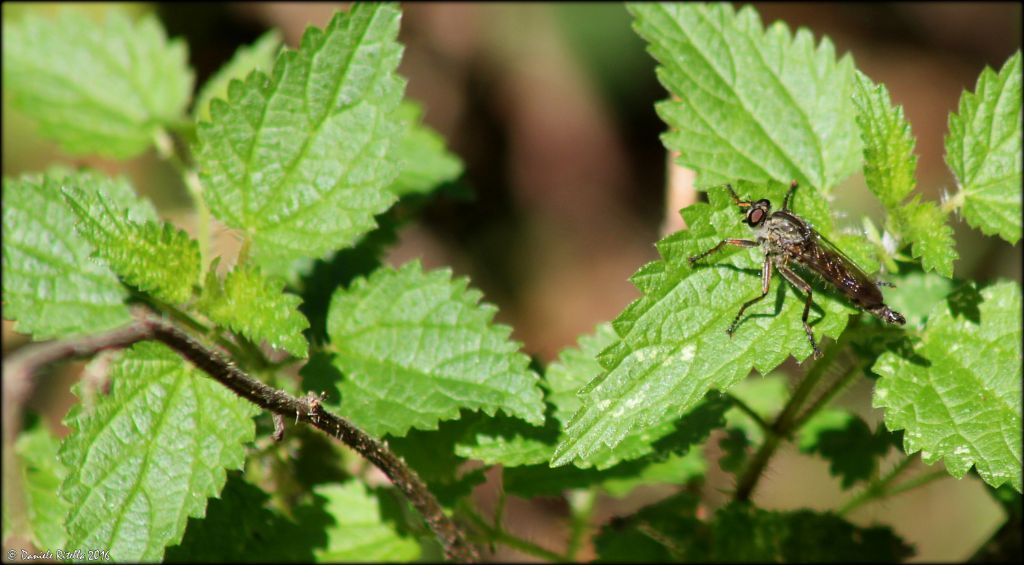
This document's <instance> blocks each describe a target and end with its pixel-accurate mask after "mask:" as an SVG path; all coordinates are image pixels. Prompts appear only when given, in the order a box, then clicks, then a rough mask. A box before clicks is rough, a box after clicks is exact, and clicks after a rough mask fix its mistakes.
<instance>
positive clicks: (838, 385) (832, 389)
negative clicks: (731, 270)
mask: <svg viewBox="0 0 1024 565" xmlns="http://www.w3.org/2000/svg"><path fill="white" fill-rule="evenodd" d="M837 363H839V364H840V366H842V369H841V370H842V374H841V375H840V376H838V377H836V378H835V379H833V380H832V383H831V384H830V385H828V388H826V389H825V392H823V393H822V394H821V395H820V396H818V398H817V399H816V400H815V401H814V402H812V403H811V405H810V406H809V407H808V408H807V409H806V410H804V411H803V412H802V413H801V414H800V415H799V416H797V418H796V419H795V420H794V421H793V424H792V426H790V429H792V430H799V429H800V428H801V427H803V425H804V424H805V423H806V422H807V420H808V419H810V418H811V416H813V415H815V414H817V413H818V411H820V410H821V409H822V408H824V407H825V406H827V405H828V403H829V402H832V399H833V398H835V397H836V395H837V394H839V393H840V392H842V391H843V390H845V389H846V387H847V386H848V385H849V384H850V382H851V381H853V379H854V377H856V376H858V375H860V373H861V371H862V370H863V369H864V362H863V361H862V360H860V359H858V358H853V359H851V358H850V357H849V356H843V357H840V358H839V359H838V360H837ZM833 367H834V366H833Z"/></svg>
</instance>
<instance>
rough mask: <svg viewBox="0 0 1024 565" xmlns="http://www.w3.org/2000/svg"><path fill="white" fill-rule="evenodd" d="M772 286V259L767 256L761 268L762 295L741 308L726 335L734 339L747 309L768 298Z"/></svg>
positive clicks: (745, 303)
mask: <svg viewBox="0 0 1024 565" xmlns="http://www.w3.org/2000/svg"><path fill="white" fill-rule="evenodd" d="M771 284H772V258H771V257H768V256H767V255H765V258H764V265H763V266H762V267H761V295H760V296H757V297H755V298H752V299H750V300H748V301H746V302H744V303H743V306H740V311H739V312H737V313H736V317H735V318H733V320H732V324H730V325H729V329H727V330H725V333H727V334H729V337H732V333H733V332H734V331H736V325H737V324H739V323H740V316H742V315H743V311H744V310H746V309H747V307H748V306H750V305H751V304H753V303H755V302H757V301H758V300H761V299H762V298H764V297H765V296H768V287H769V286H770V285H771Z"/></svg>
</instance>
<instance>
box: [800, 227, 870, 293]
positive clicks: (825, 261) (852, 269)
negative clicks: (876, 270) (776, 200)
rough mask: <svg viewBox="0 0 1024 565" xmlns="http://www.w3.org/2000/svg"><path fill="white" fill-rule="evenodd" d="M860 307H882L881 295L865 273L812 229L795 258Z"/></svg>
mask: <svg viewBox="0 0 1024 565" xmlns="http://www.w3.org/2000/svg"><path fill="white" fill-rule="evenodd" d="M797 260H798V261H799V262H800V264H802V265H804V266H805V267H807V268H808V269H810V270H812V271H814V272H815V273H817V274H818V275H819V276H821V277H822V278H823V279H825V281H827V282H829V283H830V284H832V285H834V286H835V287H836V288H837V289H839V290H840V291H842V292H843V293H844V294H846V295H847V296H848V297H850V298H851V299H852V300H853V301H854V302H855V303H857V304H858V305H861V306H874V305H876V304H881V303H882V293H881V292H880V291H879V290H878V287H876V286H875V283H874V282H873V281H872V280H871V279H870V278H869V277H868V276H867V275H866V274H865V273H864V271H863V270H862V269H861V268H860V267H858V266H857V264H856V263H854V262H853V259H850V258H849V257H848V256H847V255H846V254H845V253H843V252H842V251H841V250H840V249H839V248H838V247H836V246H835V244H833V243H832V242H831V241H829V240H828V239H826V238H825V236H823V235H821V234H820V233H818V232H817V231H816V230H814V229H813V228H811V238H810V241H809V242H808V244H807V245H805V246H804V247H803V249H802V250H801V253H800V256H799V257H798V258H797Z"/></svg>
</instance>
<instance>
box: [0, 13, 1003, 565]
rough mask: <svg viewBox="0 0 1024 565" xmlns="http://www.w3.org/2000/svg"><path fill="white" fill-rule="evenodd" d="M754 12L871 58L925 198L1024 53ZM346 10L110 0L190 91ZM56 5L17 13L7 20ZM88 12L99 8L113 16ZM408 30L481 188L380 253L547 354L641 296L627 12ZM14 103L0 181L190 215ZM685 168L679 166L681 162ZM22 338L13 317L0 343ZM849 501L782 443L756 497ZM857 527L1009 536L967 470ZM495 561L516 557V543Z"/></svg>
mask: <svg viewBox="0 0 1024 565" xmlns="http://www.w3.org/2000/svg"><path fill="white" fill-rule="evenodd" d="M754 5H755V6H756V8H757V10H758V11H759V12H760V14H761V18H762V21H763V22H765V24H770V23H771V22H774V21H776V20H782V21H784V22H786V23H787V24H788V25H789V27H790V28H791V29H795V28H797V27H801V26H804V27H808V28H809V29H811V30H812V31H813V33H814V35H815V38H816V39H819V40H820V38H821V37H822V35H827V36H829V37H830V38H831V40H832V42H833V43H834V44H835V46H836V51H837V52H838V53H840V54H843V53H850V54H852V55H853V56H854V59H855V61H856V64H857V66H858V67H859V68H860V69H861V70H863V71H864V72H865V73H867V74H868V75H869V76H870V77H871V78H872V79H874V80H875V81H876V82H882V83H885V84H886V85H887V87H888V89H889V91H890V93H891V95H892V98H893V100H894V102H895V103H896V104H901V105H903V106H904V109H905V112H906V116H907V118H908V120H909V121H910V124H911V127H912V129H913V133H914V135H915V136H916V138H917V146H916V153H917V155H918V157H919V161H918V171H917V180H918V190H920V191H921V192H922V193H923V194H924V195H925V198H928V199H932V200H938V199H939V198H940V196H941V195H942V194H943V192H949V193H952V192H953V191H954V190H955V181H954V179H953V177H952V174H951V173H950V172H949V170H948V169H947V167H946V166H945V163H944V162H943V158H942V155H943V137H944V135H945V133H946V120H947V116H948V114H949V113H950V112H951V111H954V110H955V108H956V105H957V101H958V100H959V97H960V94H961V91H962V90H963V89H973V88H974V84H975V81H976V80H977V77H978V75H979V73H980V72H981V70H982V69H983V68H984V67H985V66H986V65H988V66H990V67H993V68H995V69H998V68H999V67H1001V66H1002V64H1003V63H1004V62H1005V61H1006V59H1007V58H1008V57H1009V56H1010V55H1011V54H1012V53H1013V52H1014V51H1015V50H1016V49H1019V47H1020V42H1021V5H1020V4H1019V3H986V2H970V3H967V2H963V3H959V2H952V3H914V4H909V3H900V4H884V3H841V4H830V3H754ZM339 7H341V5H339V4H330V3H273V2H270V3H255V4H247V3H237V4H235V3H232V4H188V3H173V4H123V5H119V6H118V8H119V9H122V10H128V11H132V12H135V13H144V12H148V11H154V10H155V11H156V12H157V13H158V14H159V16H160V18H161V19H162V21H163V22H164V25H165V26H166V28H167V29H168V32H169V34H170V35H171V36H181V37H184V38H185V39H186V41H187V43H188V45H189V53H190V62H191V64H192V66H193V68H194V69H195V70H196V73H197V84H202V82H203V81H204V80H205V79H206V78H207V77H209V76H210V74H211V73H213V72H214V71H215V70H217V69H218V68H219V67H220V66H221V65H222V64H223V63H224V62H226V61H227V60H228V59H229V58H230V57H231V55H232V53H233V52H234V50H235V49H236V48H237V47H238V46H239V45H241V44H245V43H250V42H252V41H253V40H255V39H256V38H257V37H258V36H259V35H260V34H261V33H262V32H263V31H265V30H266V29H269V28H278V29H280V30H281V31H282V32H283V34H284V37H285V42H286V44H288V45H289V46H291V47H295V46H296V45H297V44H298V41H299V38H300V37H301V34H302V31H303V30H304V29H305V27H306V26H309V25H316V26H323V25H325V24H326V23H327V21H328V20H329V18H330V16H331V14H332V13H333V12H334V11H335V10H336V9H338V8H339ZM55 9H57V8H56V7H55V5H32V6H25V5H21V6H17V5H12V4H5V5H4V16H5V17H18V14H19V12H20V11H22V10H41V11H48V10H55ZM86 9H88V10H91V11H94V12H96V13H97V14H101V13H102V12H103V11H104V10H106V9H108V7H107V6H106V5H95V4H94V5H89V6H88V7H87V8H86ZM400 39H401V41H402V42H403V43H404V44H405V55H404V58H403V62H402V65H401V67H400V71H401V73H402V74H403V75H404V76H405V77H407V78H408V79H409V83H408V89H407V94H408V96H409V97H411V98H413V99H415V100H418V101H420V102H421V103H422V104H423V105H424V107H425V112H426V115H425V121H426V122H427V123H428V124H429V125H431V126H432V127H434V128H435V129H436V130H438V131H439V132H440V133H441V134H442V135H443V136H444V137H445V138H446V139H447V140H448V144H449V147H450V149H451V150H452V151H453V152H454V153H456V154H458V155H459V156H460V157H461V158H462V159H463V160H464V162H465V165H466V172H465V175H464V177H463V178H462V179H461V181H460V184H461V185H462V186H463V187H465V188H468V189H469V191H470V192H471V194H472V197H471V198H469V199H466V198H459V197H458V196H457V193H458V191H448V192H445V193H443V194H441V195H439V196H438V197H437V198H434V199H433V200H431V201H430V202H429V203H427V205H426V206H425V208H424V209H423V213H422V216H421V218H420V219H419V220H418V221H416V222H414V223H412V224H411V225H408V226H406V227H404V228H403V229H402V231H401V232H400V242H399V244H398V245H397V246H396V247H395V248H394V250H393V251H392V252H391V254H390V256H389V262H391V263H393V264H400V263H402V262H405V261H407V260H409V259H412V258H415V257H420V258H422V260H423V263H424V264H425V266H427V267H428V268H433V267H440V266H446V265H447V266H451V267H452V268H453V269H454V271H455V272H456V274H460V275H467V276H469V277H470V278H471V280H472V284H473V285H475V286H477V287H479V288H481V289H482V290H483V291H484V293H485V296H486V299H487V300H488V301H490V302H493V303H495V304H497V305H498V307H499V309H500V312H499V314H498V320H499V321H501V322H503V323H506V324H509V325H510V326H511V327H512V328H513V336H514V337H515V338H516V339H518V340H520V341H521V342H523V344H524V348H525V350H526V351H527V352H528V353H530V354H531V355H534V356H536V357H537V358H538V359H539V360H540V361H541V362H543V363H547V362H549V361H550V360H551V359H553V358H554V357H555V356H556V355H557V353H558V351H559V350H561V349H562V348H565V347H568V346H571V345H573V344H574V343H575V340H576V338H577V337H578V336H579V335H580V334H584V333H589V332H590V331H592V329H593V327H594V325H595V324H597V323H599V322H601V321H605V320H610V319H612V318H614V317H615V316H616V315H617V314H618V312H619V311H620V310H621V309H622V308H623V307H625V306H626V305H627V304H628V303H629V302H630V301H631V300H633V299H634V298H636V296H637V292H636V290H635V289H634V288H633V287H632V285H630V283H629V282H628V280H627V279H628V277H629V276H630V275H631V274H633V272H634V271H636V270H637V269H638V268H639V267H640V266H641V265H643V264H644V263H646V262H648V261H651V260H653V259H655V258H656V252H655V250H654V246H653V243H654V242H655V241H656V240H657V239H659V238H660V237H661V236H662V235H663V231H664V230H665V229H674V227H675V225H676V224H674V223H673V222H674V220H675V219H676V218H677V217H678V215H677V213H676V209H677V208H678V207H681V206H682V205H683V204H682V202H685V200H686V198H685V196H684V197H683V200H676V199H675V198H676V197H675V196H670V197H667V196H666V194H668V193H669V191H668V190H667V186H668V184H670V183H667V181H666V179H667V178H668V174H667V171H668V170H669V167H668V166H667V163H668V159H667V157H666V153H665V149H664V148H663V146H662V145H661V142H660V140H659V138H658V136H659V134H660V133H661V132H663V131H664V130H665V126H664V124H663V123H662V122H661V121H660V120H659V119H658V117H657V116H656V114H655V112H654V108H653V104H654V102H656V101H658V100H660V99H663V98H665V97H666V93H665V91H664V90H663V89H662V88H661V87H660V85H659V84H658V82H657V80H656V78H655V75H654V61H653V59H652V58H651V57H650V56H649V55H648V54H647V53H646V52H645V51H644V44H643V42H642V41H641V40H640V39H639V37H637V36H636V34H635V33H634V32H633V31H632V29H631V28H630V17H629V15H628V14H627V12H626V10H625V8H624V7H623V6H622V5H621V4H604V3H601V4H586V3H573V4H467V3H429V4H406V5H404V16H403V22H402V32H401V37H400ZM7 98H8V97H7V96H5V97H4V121H3V172H4V175H5V176H13V175H18V174H21V173H23V172H28V171H36V170H40V169H42V168H44V167H46V166H47V165H48V164H50V163H52V162H54V161H61V162H65V163H71V164H88V165H90V166H94V167H98V168H101V169H103V170H106V171H109V172H123V173H125V174H128V175H129V176H130V177H131V178H132V180H133V181H134V184H135V186H136V187H137V188H138V189H139V190H140V192H142V193H144V194H146V195H147V196H148V197H150V198H151V199H153V200H154V202H155V203H156V204H157V205H158V206H159V207H160V208H161V210H162V212H163V213H164V214H165V216H166V217H168V218H169V219H171V220H173V221H175V222H177V223H178V224H179V225H182V226H184V227H186V228H190V227H191V222H192V218H191V211H190V209H189V202H188V197H187V195H186V192H185V190H184V188H183V187H182V186H181V185H180V184H179V183H178V181H177V180H176V177H175V174H174V172H173V170H172V169H171V168H170V167H169V166H167V165H166V164H164V163H162V162H160V161H159V160H158V159H157V158H156V157H155V155H153V154H152V152H150V153H149V154H147V155H145V156H142V157H139V158H137V159H135V160H133V161H131V162H128V163H115V162H109V161H104V160H101V159H94V158H85V159H83V158H71V157H68V156H67V155H64V154H62V153H61V152H60V151H59V150H58V149H56V148H55V146H54V145H53V144H51V143H49V142H47V141H45V140H42V139H40V138H39V137H38V136H37V134H36V130H35V127H34V126H33V124H31V123H30V122H28V121H27V120H26V119H25V118H24V117H23V116H20V115H18V114H17V112H16V111H14V110H12V109H10V108H9V105H8V100H7ZM673 174H675V175H680V174H681V175H682V176H681V177H680V178H684V179H685V178H686V176H685V172H680V171H676V172H675V173H673ZM684 184H685V181H684ZM835 193H836V197H837V202H836V207H837V208H839V209H842V210H844V211H845V213H846V215H847V218H848V220H847V221H848V223H849V224H850V225H852V226H856V225H859V222H855V221H854V220H855V219H856V218H857V217H859V216H861V215H863V214H868V215H870V216H872V217H873V219H875V220H876V223H877V224H880V223H881V220H882V215H881V207H880V205H878V204H877V202H875V200H874V198H873V196H871V194H870V193H869V192H868V190H867V189H866V187H865V185H864V182H863V177H862V176H861V175H860V174H857V175H855V176H853V177H851V178H850V179H848V180H847V181H846V182H844V183H843V185H841V186H840V187H838V188H837V189H836V190H835ZM667 202H668V204H667ZM954 228H955V230H956V239H957V248H958V251H959V253H960V260H959V261H958V262H957V263H956V275H957V276H958V277H963V278H974V279H977V280H981V281H990V280H994V279H996V278H1000V277H1005V278H1012V279H1015V280H1018V281H1019V280H1020V279H1021V249H1020V245H1019V244H1018V245H1017V246H1016V247H1014V246H1010V245H1008V244H1006V243H1005V242H1002V241H1001V240H998V239H996V238H985V237H982V236H981V234H980V233H979V232H977V231H975V230H972V229H970V228H969V227H968V226H967V225H966V224H964V223H962V222H960V221H955V222H954ZM222 235H223V234H222ZM224 239H225V243H224V245H226V246H227V245H230V241H229V240H230V238H224ZM21 341H22V338H20V337H19V336H17V335H15V334H13V333H12V332H11V329H10V323H9V322H6V321H5V322H4V350H5V351H8V350H9V349H10V347H12V346H16V345H18V344H19V343H20V342H21ZM46 394H47V393H45V391H41V392H40V393H39V395H42V396H43V397H41V398H36V399H34V400H33V402H34V403H37V404H41V405H47V404H49V403H48V401H47V399H46V398H45V396H46ZM39 395H37V396H39ZM842 403H843V404H845V405H848V406H851V407H856V408H857V409H858V411H860V412H861V413H863V414H864V415H865V417H867V418H868V420H869V421H870V422H871V423H872V425H876V424H877V422H878V420H879V417H880V414H878V413H877V411H873V410H871V409H870V385H869V384H868V383H862V384H861V385H859V386H856V387H854V388H853V389H852V390H851V391H850V392H849V393H848V394H847V395H846V396H845V397H844V398H843V400H842ZM56 405H57V407H51V409H52V410H54V412H55V418H54V420H55V421H59V419H60V418H61V416H62V415H63V412H62V411H61V410H63V408H62V407H61V405H64V406H66V404H64V402H62V401H60V400H57V401H56ZM40 407H42V406H40ZM709 443H711V444H714V445H717V441H712V442H709ZM708 455H709V468H710V469H711V471H710V476H709V481H708V484H709V487H708V489H709V491H713V490H714V489H715V488H729V486H730V484H729V480H730V479H729V478H728V477H723V476H721V474H720V472H719V471H718V470H717V464H715V460H716V459H717V457H716V456H714V455H713V454H712V453H709V454H708ZM940 465H941V463H940ZM716 481H718V482H717V483H716ZM478 495H479V497H480V501H481V504H483V505H487V504H489V503H490V501H491V500H492V499H493V481H492V482H491V483H489V485H487V486H484V487H482V488H481V489H480V492H479V493H478ZM660 496H663V491H659V490H657V489H652V490H649V491H642V492H640V493H639V494H637V495H636V496H633V497H630V498H629V499H626V500H624V501H614V500H606V501H602V503H601V504H600V505H599V507H598V512H597V517H598V518H599V519H601V520H605V519H607V518H608V517H609V516H610V515H612V514H614V513H616V512H627V511H630V510H631V509H633V508H635V507H636V506H637V505H639V504H643V503H646V502H647V501H649V500H651V499H653V498H657V497H660ZM847 496H848V494H846V495H844V494H842V493H841V491H840V489H839V486H838V482H837V481H835V480H833V479H831V478H830V477H829V476H828V471H827V465H826V464H825V463H824V462H822V461H821V460H819V459H812V458H809V457H806V456H803V455H800V454H798V453H796V452H795V450H789V451H786V450H783V451H782V452H781V454H780V456H779V457H778V458H777V460H776V461H775V462H774V464H773V465H772V466H771V467H770V468H769V470H768V474H767V476H766V477H765V480H764V481H763V483H762V485H761V487H760V490H759V491H758V493H757V495H756V498H757V500H758V502H759V503H760V504H761V505H763V506H765V507H768V508H778V509H783V508H796V507H811V508H815V509H825V508H833V507H835V506H836V504H837V501H841V500H845V498H846V497H847ZM509 511H510V512H511V516H510V520H509V527H510V528H511V529H512V530H513V531H514V532H516V533H517V534H520V535H524V536H530V537H534V538H535V539H536V540H537V541H538V542H539V543H541V544H544V545H548V546H551V547H557V546H558V545H559V544H560V543H563V542H562V540H563V539H564V534H565V530H564V528H563V524H562V522H561V520H562V518H563V517H564V515H565V505H564V503H563V502H561V501H532V502H528V501H521V500H516V499H513V500H512V501H511V502H510V504H509ZM852 519H853V520H854V521H855V522H857V523H864V524H867V523H871V522H873V521H881V522H884V523H887V524H891V525H893V526H894V527H895V529H896V530H897V532H898V533H899V534H901V535H902V536H904V537H905V538H906V539H907V540H908V541H910V542H912V543H915V544H916V545H917V551H918V553H917V556H916V558H915V560H918V561H935V560H962V559H965V558H966V557H968V556H969V555H970V554H971V553H972V552H973V551H974V549H975V548H976V547H977V545H978V544H979V543H981V542H982V541H983V540H984V539H986V538H987V536H988V535H990V534H991V532H992V531H993V530H994V528H996V527H997V526H998V524H999V522H1000V520H1001V513H1000V511H999V510H998V509H997V508H996V507H995V505H994V504H993V503H992V502H991V501H990V500H989V499H988V497H987V496H986V495H985V494H984V493H983V492H982V487H981V486H980V484H979V483H978V481H976V480H975V479H971V478H968V479H965V480H963V481H954V480H952V479H943V480H940V481H936V482H934V483H931V484H930V485H929V486H927V487H925V488H922V489H918V490H915V491H913V492H912V493H909V494H906V495H903V496H901V497H898V498H895V499H892V500H890V501H886V502H885V503H883V504H874V505H869V506H866V507H864V508H862V509H861V510H859V511H858V512H856V513H854V514H853V515H852ZM589 555H592V554H589V553H584V554H583V555H582V557H584V558H586V557H588V556H589ZM497 557H498V558H513V559H523V558H525V557H524V556H522V555H520V554H518V553H515V552H513V551H511V550H500V551H499V554H498V555H497Z"/></svg>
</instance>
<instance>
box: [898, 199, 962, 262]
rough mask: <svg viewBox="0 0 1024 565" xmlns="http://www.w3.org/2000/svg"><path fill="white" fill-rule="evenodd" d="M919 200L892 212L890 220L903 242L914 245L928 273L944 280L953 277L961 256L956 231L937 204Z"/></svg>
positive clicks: (914, 253) (914, 251) (917, 256)
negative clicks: (958, 252)
mask: <svg viewBox="0 0 1024 565" xmlns="http://www.w3.org/2000/svg"><path fill="white" fill-rule="evenodd" d="M920 200H921V197H920V196H915V197H914V199H913V200H911V201H910V202H908V203H906V204H903V205H901V206H899V207H898V208H895V209H894V210H892V215H891V216H889V217H890V218H891V219H892V220H893V224H894V225H895V228H896V229H895V230H894V231H897V232H898V233H899V234H900V235H901V236H902V238H903V239H906V240H909V241H911V242H913V256H914V258H915V259H917V258H920V259H921V266H923V267H924V268H925V270H926V271H932V270H934V271H936V272H937V273H939V274H940V275H942V276H944V277H952V276H953V261H955V260H956V259H957V258H958V257H959V255H957V252H956V242H955V241H953V228H952V227H950V226H949V224H947V223H946V214H945V213H944V212H943V211H942V210H941V209H940V208H939V207H938V206H937V205H936V204H935V203H934V202H921V201H920Z"/></svg>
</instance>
